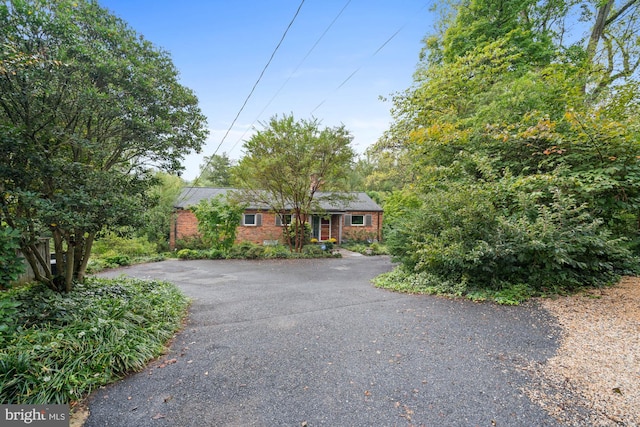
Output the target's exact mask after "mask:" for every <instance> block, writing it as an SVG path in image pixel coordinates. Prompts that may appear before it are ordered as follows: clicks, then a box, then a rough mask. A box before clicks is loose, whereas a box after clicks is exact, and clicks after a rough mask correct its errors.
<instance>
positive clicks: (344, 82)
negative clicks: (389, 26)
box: [311, 2, 429, 115]
mask: <svg viewBox="0 0 640 427" xmlns="http://www.w3.org/2000/svg"><path fill="white" fill-rule="evenodd" d="M428 5H429V2H427V3H425V4H424V6H422V7H421V8H420V10H419V11H418V12H420V11H422V10H423V9H424V8H426V7H427V6H428ZM416 16H417V14H416ZM412 19H413V18H412ZM409 22H411V19H410V20H408V21H407V22H405V23H404V24H403V25H402V26H401V27H400V28H398V29H397V30H396V31H395V32H394V33H393V34H391V36H390V37H389V38H387V39H386V40H385V41H384V43H382V44H381V45H380V46H379V47H378V48H377V49H376V50H375V52H373V53H372V54H371V56H370V57H369V58H368V59H371V58H373V57H374V56H376V55H377V54H378V53H379V52H380V51H381V50H382V49H384V47H385V46H386V45H387V44H389V42H390V41H391V40H393V39H394V38H395V37H396V36H397V35H398V34H399V33H400V32H401V31H402V30H403V29H404V28H405V27H406V26H407V24H409ZM363 67H364V64H362V65H360V66H359V67H358V68H356V69H355V70H354V71H352V72H351V74H349V76H348V77H347V78H346V79H344V80H343V81H342V83H340V84H339V85H338V86H337V87H336V88H335V89H334V90H333V92H332V93H331V94H330V95H329V96H331V95H333V94H334V93H336V92H337V91H338V90H340V89H341V88H342V86H344V85H345V84H346V83H347V82H348V81H349V80H351V78H352V77H353V76H355V75H356V74H357V73H358V71H360V70H361V69H362V68H363ZM329 96H327V97H325V99H323V100H322V101H320V103H319V104H318V105H316V107H315V108H314V109H313V110H311V114H312V115H313V113H314V112H316V111H317V110H318V109H319V108H320V107H321V106H322V105H323V104H324V103H325V102H326V101H327V99H328V98H329Z"/></svg>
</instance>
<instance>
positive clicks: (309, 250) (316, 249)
mask: <svg viewBox="0 0 640 427" xmlns="http://www.w3.org/2000/svg"><path fill="white" fill-rule="evenodd" d="M302 254H303V255H304V256H305V257H309V258H320V257H323V256H324V255H325V252H324V251H323V250H322V248H321V247H320V246H318V245H305V246H303V247H302Z"/></svg>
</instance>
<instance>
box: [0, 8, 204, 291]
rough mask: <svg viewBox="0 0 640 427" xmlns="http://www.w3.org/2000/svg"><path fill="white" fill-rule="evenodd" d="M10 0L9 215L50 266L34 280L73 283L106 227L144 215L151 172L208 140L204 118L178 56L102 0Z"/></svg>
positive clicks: (4, 17) (6, 23) (4, 55)
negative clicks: (47, 243) (46, 245)
mask: <svg viewBox="0 0 640 427" xmlns="http://www.w3.org/2000/svg"><path fill="white" fill-rule="evenodd" d="M9 3H10V4H5V5H4V6H3V7H2V11H3V13H0V45H2V47H3V48H2V50H1V51H0V105H2V108H0V129H1V131H0V158H2V159H3V162H2V163H3V164H2V167H0V181H1V182H2V190H3V197H1V198H0V207H1V209H0V220H2V222H4V223H6V224H8V225H10V226H11V227H12V228H16V229H19V230H20V231H21V232H22V235H23V240H22V247H21V249H22V252H23V254H24V256H25V257H26V258H28V259H29V260H30V262H31V263H32V264H36V263H38V262H40V264H41V267H42V271H44V273H43V274H41V273H40V269H38V270H37V271H36V273H35V274H36V279H37V280H40V281H42V282H43V283H48V284H49V285H50V286H51V287H52V288H55V289H58V290H63V291H69V290H70V289H71V287H72V284H73V283H74V281H81V280H82V279H83V277H84V274H85V268H86V265H87V263H88V260H89V256H90V253H91V246H92V243H93V240H94V238H95V236H96V235H97V233H99V232H101V231H103V229H104V228H105V227H107V228H111V229H119V228H121V227H140V226H141V225H142V224H143V223H144V222H145V212H149V208H151V207H152V206H153V205H154V203H155V201H156V200H155V198H154V197H153V196H152V195H151V194H150V193H149V191H148V190H149V188H150V187H151V186H152V185H153V184H154V183H155V182H156V178H154V173H153V170H156V169H160V170H165V171H169V172H177V171H179V170H181V169H182V167H181V165H180V161H181V160H182V158H183V157H184V156H185V155H186V154H188V153H189V152H191V151H192V150H198V149H199V148H200V147H201V146H202V144H203V143H204V140H205V138H206V134H207V130H206V125H205V121H206V120H205V117H204V116H203V115H202V114H201V112H200V110H199V109H198V106H197V98H196V97H195V95H194V94H193V93H192V92H191V91H190V90H189V89H187V88H186V87H184V86H182V85H181V84H180V83H179V81H178V71H177V70H176V68H175V66H174V65H173V63H172V61H171V59H170V57H169V56H168V54H167V53H166V52H165V51H162V50H160V49H158V48H156V47H155V46H153V45H152V44H151V43H150V42H149V41H146V40H144V38H142V37H140V36H139V35H138V34H137V33H136V32H135V31H134V30H133V29H131V28H130V27H129V26H128V25H127V24H126V23H125V22H123V21H122V20H121V19H119V18H117V17H115V16H113V15H112V14H110V13H109V12H108V11H107V10H106V9H104V8H102V7H100V6H99V4H98V3H97V2H94V1H88V0H73V1H72V0H41V1H40V0H38V1H36V0H24V1H13V2H9ZM41 235H51V236H52V238H53V242H54V250H55V252H56V256H57V260H58V264H57V265H58V269H59V271H60V272H62V273H67V274H64V276H63V277H59V278H56V280H54V277H53V276H52V274H51V272H50V270H49V266H48V260H46V261H44V260H43V261H40V260H38V258H37V255H36V254H35V252H34V251H33V248H32V245H30V244H31V243H33V242H35V241H36V239H38V238H39V237H40V236H41ZM67 262H68V263H69V264H70V265H69V268H67V267H66V263H67ZM69 273H70V274H69ZM59 279H61V280H62V282H63V283H64V287H63V288H59V287H58V286H57V283H59V282H60V280H59Z"/></svg>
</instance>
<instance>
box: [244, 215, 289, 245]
mask: <svg viewBox="0 0 640 427" xmlns="http://www.w3.org/2000/svg"><path fill="white" fill-rule="evenodd" d="M245 213H248V214H260V215H262V224H261V225H259V226H240V227H238V229H237V231H236V232H237V235H236V242H252V243H257V244H259V245H262V244H263V243H264V241H265V240H277V241H280V242H282V226H278V225H276V215H275V214H274V213H270V212H264V211H251V210H247V211H245Z"/></svg>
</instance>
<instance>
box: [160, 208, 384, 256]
mask: <svg viewBox="0 0 640 427" xmlns="http://www.w3.org/2000/svg"><path fill="white" fill-rule="evenodd" d="M245 213H250V214H260V215H262V221H261V225H260V226H239V227H238V229H237V235H236V242H252V243H257V244H260V245H261V244H263V243H264V241H265V240H278V241H282V227H281V226H277V225H276V215H275V214H273V213H269V212H264V211H246V212H245ZM350 214H352V215H371V225H370V226H366V225H365V226H361V225H358V226H356V225H352V226H347V225H345V222H344V216H343V215H332V217H331V236H332V237H334V238H335V239H336V240H338V241H340V239H342V240H345V239H359V238H374V239H377V240H382V212H350ZM341 226H342V234H340V227H341ZM198 234H199V233H198V220H197V219H196V216H195V215H194V214H193V212H191V211H190V210H177V211H175V212H174V215H173V220H172V224H171V231H170V236H169V244H170V247H171V249H174V248H175V244H176V240H180V239H184V238H186V237H190V236H197V235H198Z"/></svg>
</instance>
